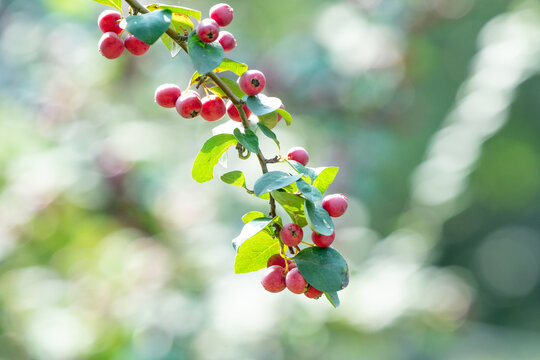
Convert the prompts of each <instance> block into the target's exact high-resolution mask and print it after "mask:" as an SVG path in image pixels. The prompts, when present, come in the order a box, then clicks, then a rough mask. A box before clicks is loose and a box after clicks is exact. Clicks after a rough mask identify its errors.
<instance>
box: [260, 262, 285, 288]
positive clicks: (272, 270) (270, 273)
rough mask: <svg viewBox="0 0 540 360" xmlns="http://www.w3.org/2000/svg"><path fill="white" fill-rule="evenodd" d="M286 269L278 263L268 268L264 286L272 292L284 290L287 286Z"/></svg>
mask: <svg viewBox="0 0 540 360" xmlns="http://www.w3.org/2000/svg"><path fill="white" fill-rule="evenodd" d="M283 271H284V269H283V268H282V267H281V266H278V265H272V266H270V267H269V268H267V269H266V271H265V273H264V275H263V277H262V279H261V284H262V286H263V287H264V288H265V289H266V290H267V291H270V292H272V293H277V292H280V291H283V289H285V287H286V286H287V285H286V284H285V275H283Z"/></svg>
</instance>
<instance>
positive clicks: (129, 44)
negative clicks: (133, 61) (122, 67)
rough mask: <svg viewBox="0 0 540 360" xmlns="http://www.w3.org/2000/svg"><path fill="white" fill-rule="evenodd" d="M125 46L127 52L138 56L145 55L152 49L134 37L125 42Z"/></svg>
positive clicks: (131, 36)
mask: <svg viewBox="0 0 540 360" xmlns="http://www.w3.org/2000/svg"><path fill="white" fill-rule="evenodd" d="M124 46H125V47H126V49H127V51H129V52H130V53H132V54H133V55H137V56H140V55H143V54H144V53H145V52H147V51H148V49H150V45H148V44H147V43H145V42H144V41H141V40H139V39H137V38H136V37H135V36H133V35H129V36H128V37H127V38H126V40H124Z"/></svg>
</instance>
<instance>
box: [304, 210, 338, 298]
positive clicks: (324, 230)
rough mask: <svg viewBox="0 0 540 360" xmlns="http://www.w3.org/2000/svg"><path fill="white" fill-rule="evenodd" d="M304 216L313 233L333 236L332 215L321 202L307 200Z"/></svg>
mask: <svg viewBox="0 0 540 360" xmlns="http://www.w3.org/2000/svg"><path fill="white" fill-rule="evenodd" d="M304 214H305V215H306V220H307V222H308V224H309V226H310V227H311V229H313V231H315V232H317V233H319V234H322V235H327V236H329V235H332V233H333V232H334V222H333V221H332V218H331V217H330V215H328V212H327V211H326V210H324V209H323V207H322V205H321V202H317V203H314V202H312V201H309V200H307V199H306V202H305V204H304ZM319 290H320V289H319Z"/></svg>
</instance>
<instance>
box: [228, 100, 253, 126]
mask: <svg viewBox="0 0 540 360" xmlns="http://www.w3.org/2000/svg"><path fill="white" fill-rule="evenodd" d="M242 109H244V112H245V113H246V117H247V118H248V119H249V117H250V116H251V110H249V108H248V107H247V105H246V104H244V105H242ZM227 115H229V117H230V118H231V120H234V121H238V122H242V118H241V117H240V114H239V113H238V109H237V108H236V106H234V104H233V103H232V101H229V103H228V104H227Z"/></svg>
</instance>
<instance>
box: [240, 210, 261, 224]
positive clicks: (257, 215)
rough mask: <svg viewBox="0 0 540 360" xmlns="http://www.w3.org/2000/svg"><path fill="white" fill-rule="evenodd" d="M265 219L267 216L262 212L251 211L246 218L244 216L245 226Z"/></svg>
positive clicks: (245, 215)
mask: <svg viewBox="0 0 540 360" xmlns="http://www.w3.org/2000/svg"><path fill="white" fill-rule="evenodd" d="M263 217H265V215H264V214H263V213H262V212H260V211H250V212H248V213H246V214H244V216H242V221H243V222H244V224H247V223H248V222H250V221H251V220H254V219H258V218H263Z"/></svg>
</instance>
